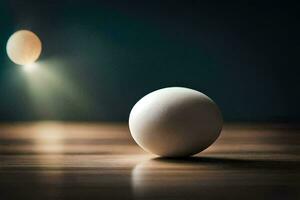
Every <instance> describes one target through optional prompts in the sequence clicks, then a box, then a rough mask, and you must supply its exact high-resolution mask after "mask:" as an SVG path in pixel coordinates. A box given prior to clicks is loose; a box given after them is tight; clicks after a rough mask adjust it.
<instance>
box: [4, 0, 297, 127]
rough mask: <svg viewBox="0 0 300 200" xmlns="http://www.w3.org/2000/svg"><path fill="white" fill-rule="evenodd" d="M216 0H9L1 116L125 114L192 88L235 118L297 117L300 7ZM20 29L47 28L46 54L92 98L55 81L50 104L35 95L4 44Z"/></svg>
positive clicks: (111, 117)
mask: <svg viewBox="0 0 300 200" xmlns="http://www.w3.org/2000/svg"><path fill="white" fill-rule="evenodd" d="M209 2H210V3H208V2H204V1H176V2H175V1H91V0H85V1H66V0H61V1H58V0H57V1H54V0H52V1H51V0H45V1H25V0H24V1H21V0H10V1H5V0H4V1H1V3H0V22H1V26H0V67H1V68H0V78H1V79H0V92H1V98H0V99H1V101H0V120H2V121H22V120H103V121H125V120H127V118H128V115H129V112H130V109H131V107H132V106H133V105H134V104H135V102H136V101H138V99H140V98H141V97H142V96H144V95H146V94H147V93H149V92H151V91H153V90H156V89H159V88H163V87H168V86H184V87H190V88H193V89H196V90H199V91H201V92H203V93H205V94H207V95H208V96H210V97H211V98H212V99H214V100H215V102H216V103H217V104H218V105H219V107H220V108H221V110H222V113H223V115H224V119H225V120H226V121H298V120H299V119H300V114H299V112H300V108H299V101H300V98H299V90H300V86H299V85H300V84H299V77H298V76H299V63H300V62H299V52H300V51H299V50H300V43H299V35H300V31H299V8H300V7H299V5H298V4H297V3H289V2H287V1H282V2H275V1H270V2H269V1H236V2H226V3H224V2H223V1H220V2H212V1H209ZM19 29H29V30H32V31H34V32H35V33H37V34H38V35H39V37H40V38H41V40H42V42H43V52H42V55H41V58H40V60H39V61H41V62H47V61H49V62H50V61H56V62H50V63H57V62H58V63H60V64H57V65H56V64H52V65H50V66H47V67H48V68H49V70H54V71H55V73H57V74H59V77H62V79H65V82H68V87H67V88H68V90H69V91H71V93H72V95H73V96H78V95H79V96H81V97H82V98H83V99H85V100H79V99H76V98H73V99H72V98H68V97H67V95H65V93H64V90H63V91H58V90H56V89H53V87H52V86H51V83H50V84H49V83H44V84H45V85H44V86H43V87H44V88H45V90H44V92H46V93H48V91H47V88H49V93H48V97H47V101H46V102H45V101H43V102H42V101H40V100H39V99H33V98H32V97H31V96H30V94H29V93H30V92H29V88H28V87H27V85H26V80H25V79H27V78H30V77H26V76H27V75H26V74H24V72H23V71H22V70H21V68H20V67H19V66H16V65H14V64H13V63H12V62H11V61H10V60H9V59H8V57H7V55H6V50H5V47H6V42H7V39H8V38H9V36H10V35H11V34H12V33H13V32H15V31H17V30H19ZM33 75H34V73H33V74H31V76H33ZM41 84H43V83H41ZM57 85H58V87H60V86H59V85H61V87H66V85H67V83H64V81H61V82H57V83H56V87H57ZM51 87H52V89H51ZM50 90H51V91H50ZM33 101H35V103H38V104H39V110H37V109H36V104H35V103H34V102H33ZM43 111H44V112H43Z"/></svg>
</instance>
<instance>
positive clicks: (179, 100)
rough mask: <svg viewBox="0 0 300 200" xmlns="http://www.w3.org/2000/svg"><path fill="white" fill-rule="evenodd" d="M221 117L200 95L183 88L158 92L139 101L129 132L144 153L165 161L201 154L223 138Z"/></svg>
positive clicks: (131, 114)
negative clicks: (152, 154)
mask: <svg viewBox="0 0 300 200" xmlns="http://www.w3.org/2000/svg"><path fill="white" fill-rule="evenodd" d="M222 124H223V120H222V115H221V112H220V110H219V109H218V107H217V105H216V104H215V103H214V102H213V100H211V99H210V98H209V97H208V96H206V95H204V94H203V93H201V92H198V91H196V90H192V89H189V88H183V87H169V88H163V89H160V90H156V91H154V92H152V93H150V94H148V95H146V96H144V97H143V98H142V99H140V100H139V101H138V102H137V103H136V104H135V105H134V107H133V108H132V110H131V112H130V116H129V129H130V132H131V135H132V137H133V138H134V140H135V141H136V143H137V144H138V145H139V146H140V147H142V148H143V149H144V150H146V151H148V152H151V153H154V154H156V155H159V156H163V157H183V156H190V155H193V154H196V153H199V152H201V151H203V150H204V149H206V148H207V147H209V146H210V145H211V144H212V143H213V142H214V141H215V140H216V139H217V138H218V136H219V135H220V132H221V129H222Z"/></svg>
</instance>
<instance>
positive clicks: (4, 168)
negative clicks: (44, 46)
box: [0, 122, 300, 200]
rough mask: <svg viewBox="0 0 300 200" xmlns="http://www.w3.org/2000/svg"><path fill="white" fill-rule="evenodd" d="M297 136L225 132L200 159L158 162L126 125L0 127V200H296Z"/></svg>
mask: <svg viewBox="0 0 300 200" xmlns="http://www.w3.org/2000/svg"><path fill="white" fill-rule="evenodd" d="M299 153H300V129H299V127H297V126H291V125H284V124H283V125H282V124H281V125H279V124H264V125H255V124H253V125H251V124H244V125H243V124H231V125H225V127H224V129H223V131H222V134H221V137H220V138H219V139H218V140H217V142H215V143H214V144H213V145H212V146H211V147H210V148H208V149H207V150H206V151H204V152H202V153H200V154H198V155H197V156H195V157H191V158H188V159H180V160H175V159H161V158H157V157H155V156H153V155H151V154H148V153H146V152H144V151H143V150H141V149H140V148H139V147H138V146H137V145H136V144H135V143H134V141H133V140H132V139H131V137H130V134H129V130H128V127H127V125H126V124H96V123H58V122H57V123H56V122H40V123H12V124H2V125H0V190H1V191H0V199H1V200H14V199H22V200H23V199H24V200H30V199H38V200H46V199H51V200H59V199H75V200H77V199H85V200H86V199H99V200H100V199H163V200H168V199H222V200H224V199H243V200H247V199H272V200H273V199H284V200H286V199H298V200H299V199H300V154H299Z"/></svg>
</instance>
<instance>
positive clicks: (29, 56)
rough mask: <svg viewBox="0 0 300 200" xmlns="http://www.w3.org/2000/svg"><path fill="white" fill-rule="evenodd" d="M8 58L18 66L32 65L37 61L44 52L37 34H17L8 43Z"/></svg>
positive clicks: (28, 32) (23, 31) (27, 32)
mask: <svg viewBox="0 0 300 200" xmlns="http://www.w3.org/2000/svg"><path fill="white" fill-rule="evenodd" d="M6 51H7V55H8V57H9V58H10V59H11V60H12V61H13V62H14V63H16V64H19V65H30V64H32V63H34V61H36V60H37V59H38V58H39V56H40V54H41V51H42V43H41V40H40V39H39V38H38V36H37V35H36V34H34V33H33V32H31V31H28V30H20V31H17V32H15V33H14V34H13V35H11V36H10V38H9V39H8V41H7V45H6Z"/></svg>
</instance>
